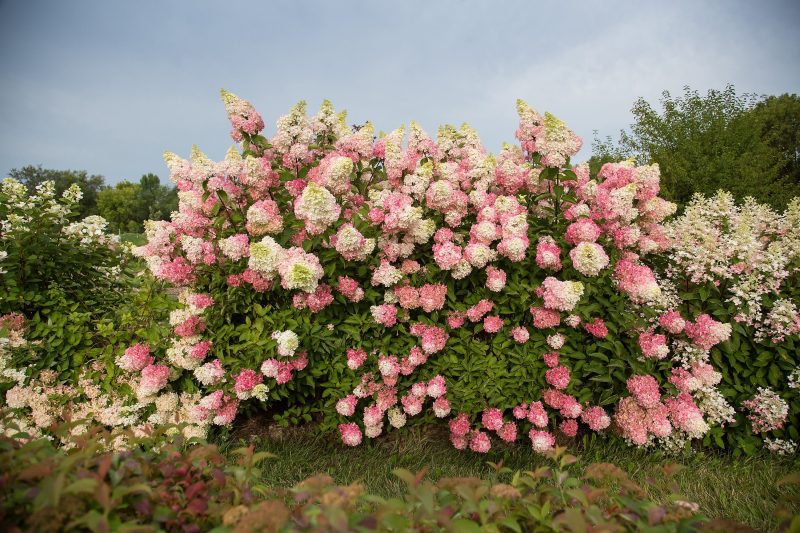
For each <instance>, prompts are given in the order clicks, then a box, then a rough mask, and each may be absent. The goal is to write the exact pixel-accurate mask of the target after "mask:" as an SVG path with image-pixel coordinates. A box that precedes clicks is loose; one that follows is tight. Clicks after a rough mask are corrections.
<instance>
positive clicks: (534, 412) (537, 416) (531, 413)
mask: <svg viewBox="0 0 800 533" xmlns="http://www.w3.org/2000/svg"><path fill="white" fill-rule="evenodd" d="M526 417H527V419H528V422H530V423H531V424H533V425H534V426H536V427H539V428H543V427H547V424H548V423H549V422H550V419H549V417H548V416H547V411H545V409H544V405H542V402H533V403H531V404H530V407H529V408H528V412H527V415H526Z"/></svg>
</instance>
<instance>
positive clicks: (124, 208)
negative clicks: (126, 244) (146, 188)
mask: <svg viewBox="0 0 800 533" xmlns="http://www.w3.org/2000/svg"><path fill="white" fill-rule="evenodd" d="M140 189H141V187H140V186H139V184H138V183H131V182H129V181H121V182H119V183H117V184H116V186H114V187H109V188H107V189H104V190H102V191H100V194H99V195H98V198H97V208H98V210H99V211H100V216H101V217H103V218H105V219H106V220H107V221H108V226H109V229H110V230H111V231H113V232H115V233H119V232H122V233H137V232H139V231H141V222H142V220H144V219H143V216H144V215H143V213H144V212H145V211H144V210H145V209H146V206H144V205H143V204H142V202H141V199H140V192H141V191H140Z"/></svg>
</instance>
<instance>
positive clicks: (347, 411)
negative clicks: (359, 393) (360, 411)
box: [336, 394, 358, 416]
mask: <svg viewBox="0 0 800 533" xmlns="http://www.w3.org/2000/svg"><path fill="white" fill-rule="evenodd" d="M357 403H358V398H356V397H355V395H353V394H349V395H347V396H345V397H344V398H342V399H341V400H339V401H338V402H336V412H337V413H339V414H340V415H342V416H353V413H355V412H356V404H357Z"/></svg>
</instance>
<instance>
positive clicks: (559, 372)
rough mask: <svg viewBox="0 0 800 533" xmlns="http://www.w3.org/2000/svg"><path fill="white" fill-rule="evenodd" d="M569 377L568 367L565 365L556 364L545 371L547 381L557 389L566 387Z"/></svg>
mask: <svg viewBox="0 0 800 533" xmlns="http://www.w3.org/2000/svg"><path fill="white" fill-rule="evenodd" d="M569 378H570V375H569V368H567V367H565V366H557V367H555V368H551V369H550V370H548V371H547V372H545V379H546V380H547V383H549V384H550V385H552V386H553V387H555V388H556V389H559V390H562V389H565V388H567V385H569Z"/></svg>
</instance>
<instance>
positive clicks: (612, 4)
mask: <svg viewBox="0 0 800 533" xmlns="http://www.w3.org/2000/svg"><path fill="white" fill-rule="evenodd" d="M798 28H800V2H798V1H797V0H789V1H783V2H782V1H763V2H752V1H733V0H731V1H704V2H699V1H671V2H663V1H660V2H641V1H615V0H605V1H602V2H600V1H588V0H587V1H578V0H575V1H564V0H561V1H547V0H541V1H499V0H498V1H492V2H479V1H477V0H476V1H471V2H470V1H457V0H451V1H434V0H428V1H416V0H403V1H394V2H382V1H378V0H372V1H337V2H331V1H318V2H315V1H302V0H299V1H298V0H296V1H288V0H287V1H272V2H248V1H237V2H208V1H202V0H191V1H189V0H184V1H180V0H171V1H150V0H137V1H136V2H109V1H105V0H104V1H88V0H75V1H70V2H65V1H55V0H54V1H51V2H44V1H39V0H18V1H10V0H0V124H2V128H0V172H2V173H3V174H4V175H5V174H6V173H7V172H8V171H9V170H10V169H12V168H20V167H22V166H25V165H28V164H34V165H36V164H41V165H42V166H43V167H45V168H54V169H82V170H87V171H88V172H89V173H91V174H101V175H103V176H105V178H106V181H107V182H108V183H117V182H119V181H121V180H123V179H128V180H138V179H139V177H140V176H141V175H142V174H145V173H148V172H153V173H156V174H158V175H159V176H161V177H162V181H163V180H165V179H166V178H167V171H166V167H165V165H164V163H163V161H162V158H161V156H162V153H163V152H164V151H165V150H169V151H173V152H176V153H178V154H180V155H184V156H188V154H189V150H190V148H191V146H192V145H193V144H197V145H198V146H199V147H200V148H201V149H202V150H203V151H204V152H206V154H208V155H209V157H212V158H214V159H222V158H223V157H224V154H225V152H226V151H227V149H228V148H229V147H230V146H231V144H232V141H231V139H230V137H229V135H228V133H229V130H230V128H229V124H228V121H227V118H226V116H225V111H224V108H223V106H222V103H221V101H220V99H219V89H220V88H221V87H224V88H225V89H227V90H229V91H232V92H234V93H236V94H238V95H239V96H241V97H243V98H246V99H248V100H250V101H251V102H252V103H253V104H254V105H255V107H256V109H258V111H259V112H260V113H261V115H262V116H263V117H264V121H265V122H266V124H267V128H266V133H267V134H268V135H269V136H271V135H272V134H273V133H274V131H275V121H276V119H277V118H278V117H279V116H280V115H282V114H285V113H286V112H287V111H288V109H289V108H290V107H291V106H292V105H293V104H294V103H296V102H297V101H298V100H301V99H304V100H306V101H307V102H308V105H309V108H310V110H311V114H313V112H315V110H316V109H317V107H318V106H319V104H320V103H321V101H322V99H323V98H327V99H329V100H331V101H332V102H333V104H334V105H335V106H336V108H337V109H346V110H347V111H348V122H349V123H351V124H353V123H363V122H365V121H366V120H372V121H373V123H374V124H375V126H376V128H377V129H379V130H384V131H391V130H393V129H394V128H396V127H398V126H399V125H401V124H407V123H409V122H410V121H411V120H416V121H417V122H418V123H420V124H421V125H422V126H423V128H424V129H425V130H426V131H427V132H428V133H429V134H431V135H435V133H436V130H437V128H438V126H439V125H440V124H445V123H452V124H461V123H462V122H467V123H469V124H470V125H472V126H473V127H474V128H476V129H477V131H478V133H479V134H480V136H481V139H482V140H483V142H484V144H485V145H486V147H487V148H488V149H489V150H491V151H493V152H497V151H498V150H499V148H500V146H501V145H502V143H503V142H513V141H514V131H515V129H516V125H517V116H516V111H515V101H516V99H517V98H522V99H524V100H526V101H527V102H528V103H529V104H531V105H532V106H533V107H534V108H536V109H537V110H539V111H540V112H544V111H550V112H552V113H553V114H555V115H556V116H558V117H560V118H562V119H563V120H564V121H566V122H567V124H568V125H569V126H570V127H571V128H572V129H573V130H575V131H576V133H578V135H580V136H581V137H583V139H584V149H583V150H582V151H581V153H580V154H579V157H578V159H586V158H588V157H589V155H590V154H591V142H592V138H593V131H595V130H596V131H597V132H598V133H599V135H600V137H605V136H606V135H611V136H613V137H616V136H617V134H618V132H619V130H620V129H621V128H626V127H627V126H628V125H629V124H630V123H631V120H632V116H631V113H630V109H631V106H632V104H633V102H634V101H635V100H636V98H638V97H644V98H645V99H647V100H648V101H650V102H652V103H654V104H656V103H657V102H658V100H659V98H660V96H661V93H662V91H664V90H669V91H670V92H671V93H672V94H673V95H675V94H680V93H681V92H682V88H683V87H684V86H686V85H688V86H690V87H692V88H693V89H696V90H698V91H700V92H701V93H705V92H706V91H707V90H709V89H723V88H724V87H725V85H726V84H729V83H730V84H734V85H735V87H736V89H737V91H738V92H740V93H742V92H752V93H758V94H782V93H786V92H789V93H800V30H798Z"/></svg>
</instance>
